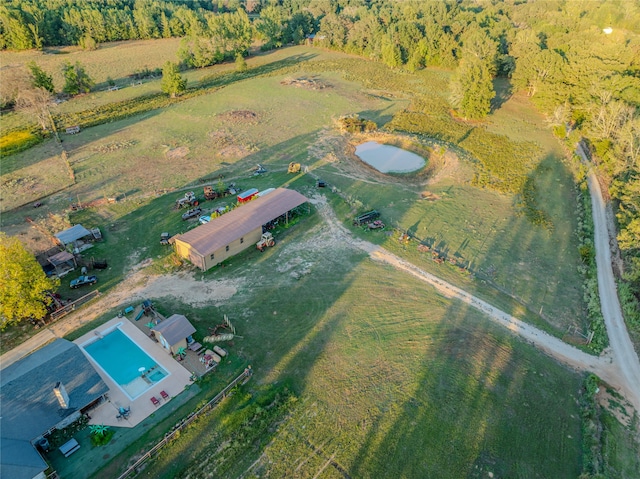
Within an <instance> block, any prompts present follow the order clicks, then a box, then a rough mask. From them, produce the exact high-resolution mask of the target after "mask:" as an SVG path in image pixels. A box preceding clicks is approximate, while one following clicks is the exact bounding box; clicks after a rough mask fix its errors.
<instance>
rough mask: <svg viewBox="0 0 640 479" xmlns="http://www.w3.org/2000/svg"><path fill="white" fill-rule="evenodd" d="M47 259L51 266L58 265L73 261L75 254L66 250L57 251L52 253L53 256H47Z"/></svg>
mask: <svg viewBox="0 0 640 479" xmlns="http://www.w3.org/2000/svg"><path fill="white" fill-rule="evenodd" d="M47 260H48V261H49V263H51V264H52V265H53V266H58V265H60V264H64V263H66V262H68V261H73V262H74V263H75V256H73V255H72V254H71V253H69V252H67V251H61V252H60V253H57V254H54V255H53V256H50V257H49V258H47Z"/></svg>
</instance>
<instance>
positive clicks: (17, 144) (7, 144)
mask: <svg viewBox="0 0 640 479" xmlns="http://www.w3.org/2000/svg"><path fill="white" fill-rule="evenodd" d="M42 139H43V136H42V134H40V133H37V132H36V131H34V130H17V131H10V132H7V133H6V134H5V135H3V136H1V137H0V158H4V157H5V156H9V155H13V154H15V153H19V152H21V151H24V150H27V149H29V148H31V147H32V146H35V145H37V144H38V143H40V142H41V141H42Z"/></svg>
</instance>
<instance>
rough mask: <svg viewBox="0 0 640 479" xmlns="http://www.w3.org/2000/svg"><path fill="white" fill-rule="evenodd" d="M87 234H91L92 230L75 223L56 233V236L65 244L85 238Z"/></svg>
mask: <svg viewBox="0 0 640 479" xmlns="http://www.w3.org/2000/svg"><path fill="white" fill-rule="evenodd" d="M85 236H91V231H89V230H88V229H87V228H85V227H84V226H82V225H75V226H72V227H71V228H68V229H66V230H64V231H61V232H60V233H56V234H55V237H56V238H58V240H59V241H60V242H61V243H62V244H65V245H66V244H69V243H73V242H74V241H75V240H78V239H80V238H84V237H85Z"/></svg>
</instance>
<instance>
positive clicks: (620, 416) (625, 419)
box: [596, 386, 634, 427]
mask: <svg viewBox="0 0 640 479" xmlns="http://www.w3.org/2000/svg"><path fill="white" fill-rule="evenodd" d="M596 399H597V400H598V404H600V406H602V407H603V408H605V409H606V410H607V411H609V412H610V413H611V414H613V415H614V416H615V418H616V419H617V420H618V421H619V422H620V424H622V425H623V426H625V427H630V426H631V423H632V417H633V413H634V410H633V407H632V406H631V404H629V402H628V401H627V400H626V399H624V398H623V397H622V396H620V395H619V394H618V393H616V392H615V391H612V390H610V389H609V388H607V387H604V386H603V387H601V388H600V391H598V394H596Z"/></svg>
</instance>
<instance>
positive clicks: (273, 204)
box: [176, 188, 307, 256]
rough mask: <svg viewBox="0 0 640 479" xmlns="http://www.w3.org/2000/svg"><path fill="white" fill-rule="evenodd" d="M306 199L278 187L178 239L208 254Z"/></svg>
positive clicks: (204, 254)
mask: <svg viewBox="0 0 640 479" xmlns="http://www.w3.org/2000/svg"><path fill="white" fill-rule="evenodd" d="M306 202H307V198H306V197H305V196H303V195H301V194H300V193H298V192H297V191H293V190H288V189H286V188H278V189H276V190H275V191H272V192H271V193H269V194H268V195H265V196H262V197H259V198H256V199H255V200H252V201H250V202H249V203H247V204H245V205H243V206H240V207H239V208H236V209H234V210H232V211H230V212H229V213H226V214H224V215H222V216H219V217H217V218H214V219H212V220H211V221H210V222H209V223H207V224H204V225H202V226H198V227H197V228H194V229H192V230H191V231H188V232H187V233H185V234H182V235H180V236H177V237H176V240H179V241H182V242H184V243H188V244H189V245H191V247H192V248H193V249H194V250H196V251H197V252H198V253H200V254H201V255H202V256H207V255H209V254H211V253H213V252H215V251H216V250H218V249H220V248H222V247H224V246H226V245H228V244H229V243H231V242H233V241H234V240H236V239H237V238H241V237H243V236H245V235H246V234H248V233H249V232H251V231H253V230H255V229H256V228H260V227H261V226H262V225H264V224H266V223H268V222H269V221H271V220H274V219H275V218H277V217H278V216H281V215H284V214H285V213H287V212H288V211H291V210H292V209H293V208H295V207H297V206H300V205H301V204H303V203H306Z"/></svg>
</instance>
